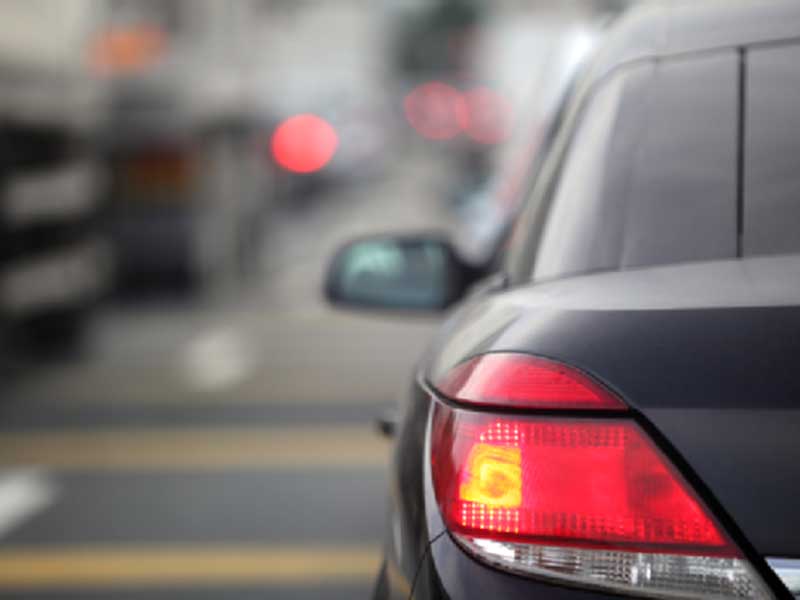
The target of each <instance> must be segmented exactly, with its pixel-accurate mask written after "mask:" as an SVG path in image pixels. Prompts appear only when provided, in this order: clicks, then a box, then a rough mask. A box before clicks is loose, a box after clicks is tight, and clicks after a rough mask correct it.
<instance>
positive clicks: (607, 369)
mask: <svg viewBox="0 0 800 600" xmlns="http://www.w3.org/2000/svg"><path fill="white" fill-rule="evenodd" d="M798 270H800V259H797V260H795V259H794V258H793V257H776V258H762V259H750V260H748V261H741V262H738V261H721V262H712V263H704V264H687V265H685V266H677V267H660V268H654V269H645V270H641V271H633V272H628V273H608V274H598V275H590V276H585V277H581V278H575V279H572V280H565V281H561V282H553V283H551V284H540V285H533V286H528V287H525V288H521V289H513V290H506V291H501V292H498V293H484V294H481V295H479V296H477V297H475V298H473V299H472V300H471V301H469V302H467V303H466V304H464V305H463V306H462V307H461V308H460V309H459V310H458V311H456V312H455V313H454V314H453V315H452V316H451V317H450V318H449V319H448V320H447V322H446V323H445V324H444V326H443V328H442V331H441V333H440V334H439V336H438V337H437V339H436V340H434V342H433V344H432V345H431V347H430V348H429V350H428V352H427V353H426V355H425V357H424V358H423V360H422V362H421V363H420V365H421V366H420V373H419V377H418V379H417V381H416V382H415V384H414V387H413V390H412V394H411V397H410V402H409V403H408V404H407V405H406V413H405V414H404V415H403V418H402V421H401V425H400V428H399V431H398V440H397V446H396V451H395V457H394V467H393V469H392V480H391V482H392V483H391V489H392V494H391V506H392V509H391V511H390V512H391V513H392V514H391V517H390V519H389V522H390V523H391V522H393V521H394V520H398V522H399V524H400V526H399V528H396V529H394V530H392V531H388V532H387V539H388V540H393V541H392V542H391V543H389V544H388V545H387V549H386V550H387V552H386V557H387V562H388V563H389V564H390V565H391V567H390V568H391V569H393V570H394V571H395V575H396V574H397V573H398V572H399V573H402V574H403V577H402V578H398V577H396V576H395V583H396V584H397V582H398V580H399V581H401V582H402V583H401V584H400V585H396V587H395V588H394V589H393V590H392V594H390V595H387V596H386V597H389V598H395V597H408V592H409V590H410V589H411V588H412V587H413V590H414V593H413V597H415V598H443V597H453V598H459V599H461V598H465V599H467V598H478V597H486V594H488V593H491V595H493V596H495V597H506V595H507V596H508V597H511V596H513V595H517V594H523V593H524V594H526V595H528V594H530V595H533V596H535V594H536V593H537V591H538V592H539V593H541V594H543V595H546V596H547V597H554V598H556V597H560V596H561V595H562V594H564V597H570V598H572V597H576V598H577V597H584V596H585V597H587V598H590V597H591V598H605V597H609V596H607V595H604V594H600V593H594V592H589V591H581V592H578V591H577V590H574V589H569V591H568V593H567V592H563V591H562V590H566V589H568V588H563V587H561V586H557V585H555V586H554V585H553V584H550V583H542V582H536V581H534V580H530V579H525V578H521V577H518V576H513V575H509V574H504V573H500V572H498V571H496V570H494V569H492V568H489V567H486V566H483V565H480V564H478V563H477V562H476V561H474V560H473V559H472V558H470V557H469V556H467V555H466V554H465V553H464V551H462V550H461V549H460V548H459V547H458V546H457V545H455V543H454V542H453V540H452V539H451V538H450V537H449V535H448V534H447V533H446V531H445V528H444V525H443V523H442V521H441V517H440V516H439V512H438V508H437V506H436V503H435V499H434V497H433V492H432V488H431V482H430V474H429V473H428V472H427V468H428V460H427V452H428V450H427V449H426V447H425V444H426V439H427V438H426V428H427V423H428V419H429V412H430V407H431V402H432V398H434V397H435V395H436V394H435V391H434V390H433V389H432V388H431V387H430V382H431V381H435V380H436V379H438V378H439V377H440V376H441V375H442V374H443V373H445V372H447V370H448V369H449V368H450V367H452V366H454V365H455V364H458V363H459V362H461V361H463V360H465V359H467V358H469V357H471V356H474V355H476V354H481V353H485V352H503V351H513V352H525V353H530V354H534V355H540V356H547V357H549V358H553V359H556V360H560V361H564V362H565V363H567V364H570V365H572V366H575V367H577V368H580V369H582V370H584V371H586V372H588V373H590V374H592V375H594V376H595V377H597V378H598V379H600V380H601V381H603V382H605V383H606V384H608V385H610V386H612V387H613V389H614V390H615V391H616V392H617V393H618V394H619V395H620V396H621V397H622V398H623V399H624V400H625V401H626V403H628V405H629V406H630V408H631V413H632V416H633V417H634V418H635V419H636V420H637V422H639V423H640V424H641V425H642V426H643V427H645V429H646V430H647V431H648V432H649V433H650V435H651V436H652V437H653V438H654V440H655V441H656V442H657V443H658V444H659V446H660V447H661V449H662V450H663V451H665V452H666V453H667V455H668V456H669V457H670V458H671V459H672V460H673V462H674V463H675V464H676V465H677V466H678V468H679V469H680V470H681V472H682V473H683V474H684V475H685V476H686V477H687V478H688V479H689V481H690V482H691V483H692V484H693V485H694V487H695V488H696V489H697V491H698V492H699V493H700V495H701V496H702V497H703V499H704V500H705V501H706V503H707V504H708V505H709V506H710V507H711V509H712V510H713V511H714V512H715V514H716V516H717V517H718V518H719V519H720V521H721V522H722V523H723V525H724V526H725V528H726V530H727V531H728V532H729V533H730V534H731V535H732V537H733V538H734V540H735V541H736V542H737V544H738V545H739V546H740V547H741V548H742V549H743V551H744V552H745V553H746V555H747V556H748V557H749V558H750V560H751V562H753V564H754V565H755V566H756V568H757V569H758V570H759V571H760V572H761V573H762V576H764V578H765V580H767V581H769V582H771V584H772V585H773V587H774V588H775V589H779V590H780V589H781V587H780V584H779V583H778V582H777V581H776V580H775V578H774V575H772V574H771V572H769V570H768V569H767V567H766V565H765V564H764V563H763V559H762V556H764V555H785V556H793V555H797V554H798V551H800V546H798V542H797V540H796V537H795V536H794V533H795V532H796V531H798V530H799V529H800V516H799V515H798V514H797V511H796V506H795V502H794V499H795V498H797V497H798V496H800V481H798V480H796V478H792V477H791V473H793V472H794V470H795V469H794V465H793V464H791V461H792V457H793V456H795V452H794V450H793V445H794V444H795V442H796V432H797V431H800V407H798V406H797V402H796V398H797V397H798V396H800V380H799V379H798V378H797V377H796V367H797V359H796V357H797V356H800V336H787V335H785V332H786V331H787V330H790V331H800V307H798V306H797V304H800V290H798V289H797V288H796V287H793V286H792V285H791V284H789V285H785V286H782V285H777V286H775V287H773V288H772V289H771V292H772V294H766V295H771V296H772V298H773V300H772V304H773V305H772V306H770V305H769V302H767V301H765V300H764V299H763V298H764V296H765V291H766V290H767V289H768V288H767V286H766V280H763V279H762V280H759V279H758V277H751V274H752V273H753V272H759V273H764V272H768V273H770V274H771V275H772V276H774V277H775V278H779V277H778V273H779V272H781V271H782V272H783V274H784V277H782V278H779V279H782V280H784V281H791V280H792V279H793V278H794V277H795V276H797V275H798ZM642 280H645V281H647V282H648V287H650V289H651V292H652V295H651V297H650V298H647V297H646V295H645V294H640V295H636V294H631V291H632V289H635V288H636V287H637V286H639V285H640V283H639V282H641V281H642ZM681 280H683V281H684V282H685V285H684V286H683V287H679V286H676V285H675V283H676V282H678V281H681ZM652 281H660V286H661V289H659V285H657V284H653V283H650V282H652ZM706 281H707V282H718V285H716V286H714V285H711V286H709V285H708V284H707V283H704V282H706ZM692 282H693V285H692ZM737 283H738V287H737ZM670 290H672V291H671V292H670ZM780 290H783V292H781V293H779V292H780ZM614 295H616V297H612V296H614ZM715 296H716V300H715V299H714V297H715ZM593 299H594V300H593ZM591 304H595V305H598V306H600V307H602V308H600V309H596V308H592V307H591ZM782 304H783V305H782ZM793 304H795V305H793ZM615 305H617V306H618V308H617V309H612V308H611V307H613V306H615ZM671 373H676V374H677V373H680V377H676V378H674V379H671V378H670V374H671ZM390 529H392V528H390ZM398 532H399V533H398ZM398 534H399V537H400V539H399V540H395V539H394V537H395V536H397V535H398ZM397 547H399V548H401V554H402V558H400V557H398V556H397V550H396V548H397ZM385 579H386V581H384V582H383V583H385V584H386V585H389V582H388V578H385ZM490 591H491V592H490ZM404 593H405V596H404V595H403V594H404ZM575 594H577V595H575Z"/></svg>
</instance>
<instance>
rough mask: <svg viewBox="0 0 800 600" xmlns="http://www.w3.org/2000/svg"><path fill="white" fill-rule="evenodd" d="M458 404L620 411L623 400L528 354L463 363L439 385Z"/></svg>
mask: <svg viewBox="0 0 800 600" xmlns="http://www.w3.org/2000/svg"><path fill="white" fill-rule="evenodd" d="M437 387H438V389H439V391H440V392H441V393H442V394H444V395H445V396H447V397H448V398H452V399H453V400H456V401H457V402H463V403H465V404H475V405H481V406H501V407H506V408H509V407H513V408H563V409H567V408H573V409H575V408H579V409H591V408H596V409H605V410H625V408H626V407H625V405H624V404H623V403H622V401H621V400H620V399H619V398H617V397H616V396H614V395H613V394H611V393H610V392H609V391H608V390H606V389H605V388H603V387H601V386H600V385H599V384H597V383H595V382H594V381H592V380H591V379H589V378H588V377H587V376H586V375H583V374H582V373H580V372H578V371H576V370H575V369H570V368H568V367H566V366H564V365H562V364H559V363H556V362H553V361H550V360H545V359H543V358H538V357H535V356H530V355H528V354H484V355H481V356H477V357H475V358H473V359H471V360H468V361H466V362H463V363H461V364H459V365H457V366H456V367H455V368H454V369H452V370H451V371H450V372H449V373H448V374H447V375H446V376H445V377H444V378H443V379H442V381H440V382H438V384H437Z"/></svg>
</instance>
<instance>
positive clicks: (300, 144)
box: [271, 114, 339, 173]
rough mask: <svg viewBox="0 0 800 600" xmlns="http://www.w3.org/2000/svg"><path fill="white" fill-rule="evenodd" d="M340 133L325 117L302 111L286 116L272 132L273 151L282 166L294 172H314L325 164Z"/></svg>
mask: <svg viewBox="0 0 800 600" xmlns="http://www.w3.org/2000/svg"><path fill="white" fill-rule="evenodd" d="M338 146H339V136H338V135H337V134H336V130H335V129H334V128H333V127H332V126H331V125H330V123H328V122H327V121H325V120H324V119H322V118H320V117H318V116H316V115H312V114H302V115H296V116H293V117H290V118H288V119H286V120H285V121H284V122H283V123H281V124H280V125H279V126H278V127H277V129H275V132H274V133H273V134H272V141H271V147H272V155H273V157H274V158H275V162H277V163H278V164H279V165H280V166H281V167H283V168H284V169H286V170H287V171H292V172H294V173H313V172H315V171H319V170H320V169H322V168H323V167H324V166H325V165H327V164H328V163H329V162H330V161H331V159H332V158H333V155H334V154H335V153H336V148H337V147H338Z"/></svg>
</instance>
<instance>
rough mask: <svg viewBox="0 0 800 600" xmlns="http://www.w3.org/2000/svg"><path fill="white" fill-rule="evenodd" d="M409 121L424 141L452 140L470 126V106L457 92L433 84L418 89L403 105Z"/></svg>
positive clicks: (450, 88) (407, 97)
mask: <svg viewBox="0 0 800 600" xmlns="http://www.w3.org/2000/svg"><path fill="white" fill-rule="evenodd" d="M403 109H404V110H405V115H406V119H407V120H408V122H409V123H410V124H411V126H412V127H413V128H414V129H415V130H416V131H417V133H419V134H420V135H421V136H422V137H425V138H428V139H431V140H449V139H452V138H454V137H456V136H457V135H458V134H459V133H461V130H462V129H463V128H464V127H465V125H466V124H467V122H468V115H467V105H466V103H465V101H464V97H463V95H462V94H461V92H459V91H458V90H457V89H455V88H454V87H452V86H449V85H447V84H446V83H441V82H438V81H433V82H431V83H425V84H423V85H420V86H417V87H416V88H414V89H413V90H411V92H409V94H408V95H407V96H406V97H405V100H404V102H403Z"/></svg>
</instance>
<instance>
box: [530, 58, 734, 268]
mask: <svg viewBox="0 0 800 600" xmlns="http://www.w3.org/2000/svg"><path fill="white" fill-rule="evenodd" d="M737 77H738V56H737V54H736V52H734V51H724V52H721V53H715V54H714V55H709V56H703V57H697V58H691V59H676V60H671V61H662V62H659V63H658V64H644V65H639V66H635V67H632V68H630V69H628V70H626V71H624V72H622V73H618V74H617V75H615V76H613V77H611V78H610V79H609V80H607V81H606V82H605V83H604V84H603V85H602V86H601V87H600V88H599V89H598V90H597V91H596V93H594V94H593V95H592V97H591V99H590V101H589V103H588V105H587V106H586V111H585V114H584V116H583V118H582V119H581V121H580V123H579V124H578V126H577V128H576V130H575V131H574V133H573V134H572V135H571V137H572V139H571V141H570V145H569V148H568V149H567V151H566V154H565V157H564V158H563V160H562V164H561V165H560V167H559V169H558V171H559V173H558V174H557V175H556V176H555V177H556V181H555V185H553V186H552V188H551V189H552V197H551V198H548V199H546V201H545V206H546V207H548V208H547V216H546V221H545V225H544V230H543V232H542V235H541V239H540V240H538V241H536V240H535V241H534V243H533V244H528V247H529V248H534V249H535V251H534V252H532V253H531V258H530V260H533V261H535V266H534V267H533V278H534V279H535V280H544V279H554V278H559V277H564V276H568V275H576V274H581V273H587V272H592V271H601V270H615V269H625V268H634V267H642V266H647V265H658V264H670V263H677V262H684V261H700V260H713V259H722V258H728V257H733V256H735V255H736V236H737V229H736V189H737V188H736V186H737V183H736V182H737V173H736V164H737V163H736V156H737V115H738V92H737V82H738V79H737ZM678 173H680V176H678V175H677V174H678ZM529 252H530V251H529Z"/></svg>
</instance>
